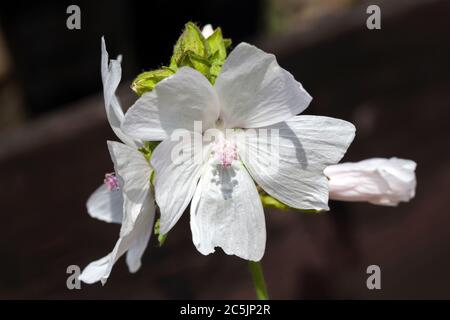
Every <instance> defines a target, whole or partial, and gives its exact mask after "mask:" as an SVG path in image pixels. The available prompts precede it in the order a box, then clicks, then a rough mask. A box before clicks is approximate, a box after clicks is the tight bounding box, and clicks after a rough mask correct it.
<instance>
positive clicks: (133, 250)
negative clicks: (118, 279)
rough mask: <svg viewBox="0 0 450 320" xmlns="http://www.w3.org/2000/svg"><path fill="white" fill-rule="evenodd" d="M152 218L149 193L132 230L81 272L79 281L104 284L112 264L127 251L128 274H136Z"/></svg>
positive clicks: (153, 211)
mask: <svg viewBox="0 0 450 320" xmlns="http://www.w3.org/2000/svg"><path fill="white" fill-rule="evenodd" d="M154 217H155V206H154V200H153V197H152V196H151V195H150V193H149V194H148V196H147V197H146V198H145V200H144V203H143V206H142V210H141V212H140V213H139V215H138V217H137V220H136V224H135V225H134V226H133V229H132V230H131V231H130V232H129V233H128V234H126V235H124V236H120V238H119V240H118V241H117V242H116V245H115V246H114V249H113V251H112V252H111V253H110V254H108V255H107V256H105V257H103V258H101V259H99V260H97V261H94V262H91V263H90V264H89V265H88V266H87V267H86V268H85V269H84V270H83V272H82V273H81V275H80V276H79V279H80V280H81V281H83V282H85V283H94V282H97V281H101V282H102V284H105V283H106V281H107V280H108V277H109V275H110V274H111V270H112V268H113V266H114V264H115V263H116V262H117V260H118V259H119V258H120V257H121V256H122V255H123V254H124V253H125V252H127V251H128V254H127V264H128V267H129V269H130V272H136V271H137V270H138V269H139V268H140V266H141V257H142V254H143V252H144V250H145V248H146V247H147V243H148V239H149V238H150V235H151V232H152V228H153V221H154Z"/></svg>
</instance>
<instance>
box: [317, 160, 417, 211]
mask: <svg viewBox="0 0 450 320" xmlns="http://www.w3.org/2000/svg"><path fill="white" fill-rule="evenodd" d="M415 169H416V163H415V162H414V161H412V160H406V159H398V158H391V159H382V158H373V159H367V160H364V161H360V162H356V163H352V162H348V163H342V164H337V165H333V166H330V167H327V168H326V169H325V171H324V173H325V174H326V175H327V176H328V178H329V179H330V180H329V186H330V199H335V200H343V201H368V202H370V203H373V204H378V205H387V206H396V205H398V204H399V202H401V201H404V202H407V201H409V200H411V199H412V198H413V197H414V195H415V190H416V175H415Z"/></svg>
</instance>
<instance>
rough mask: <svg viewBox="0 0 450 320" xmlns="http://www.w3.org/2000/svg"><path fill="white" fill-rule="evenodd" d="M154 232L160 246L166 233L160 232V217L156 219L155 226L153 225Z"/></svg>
mask: <svg viewBox="0 0 450 320" xmlns="http://www.w3.org/2000/svg"><path fill="white" fill-rule="evenodd" d="M154 233H155V235H157V236H158V242H159V246H160V247H162V246H163V244H164V242H166V239H167V233H166V234H160V219H158V220H156V223H155V227H154Z"/></svg>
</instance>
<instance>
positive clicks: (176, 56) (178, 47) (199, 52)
mask: <svg viewBox="0 0 450 320" xmlns="http://www.w3.org/2000/svg"><path fill="white" fill-rule="evenodd" d="M188 51H190V52H192V53H193V54H195V55H196V56H199V57H202V58H205V59H207V58H208V56H209V48H208V45H207V43H206V39H205V37H203V35H202V32H201V31H200V29H199V28H198V27H197V26H196V25H195V24H194V23H193V22H188V23H186V25H185V28H184V31H183V33H182V34H181V36H180V38H179V39H178V41H177V43H176V44H175V47H174V48H173V55H172V58H171V59H170V67H171V68H173V69H177V68H178V67H180V66H182V61H183V60H184V59H185V57H186V53H187V52H188Z"/></svg>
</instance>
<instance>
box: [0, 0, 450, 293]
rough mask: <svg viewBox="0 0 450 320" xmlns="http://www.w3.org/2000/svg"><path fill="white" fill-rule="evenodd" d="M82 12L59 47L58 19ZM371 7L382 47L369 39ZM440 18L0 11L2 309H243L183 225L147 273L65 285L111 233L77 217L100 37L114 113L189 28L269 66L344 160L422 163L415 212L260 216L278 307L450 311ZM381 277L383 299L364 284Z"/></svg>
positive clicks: (307, 10)
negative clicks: (230, 305) (341, 139)
mask: <svg viewBox="0 0 450 320" xmlns="http://www.w3.org/2000/svg"><path fill="white" fill-rule="evenodd" d="M71 4H77V5H78V6H79V7H80V8H81V29H80V30H68V29H67V28H66V19H67V18H68V17H69V14H67V13H66V9H67V7H68V6H69V5H71ZM370 4H377V5H378V6H379V7H380V8H381V27H382V29H381V30H368V29H367V27H366V19H367V18H368V16H369V15H368V14H367V13H366V9H367V6H368V5H370ZM449 15H450V2H449V1H447V0H397V1H389V0H386V1H381V0H380V1H376V0H373V1H360V0H266V1H257V0H247V1H226V0H218V1H206V0H204V1H180V2H176V3H174V2H168V1H163V0H152V1H130V0H117V1H106V0H101V1H95V2H93V1H70V2H69V1H58V2H56V1H54V2H47V1H38V2H37V1H36V2H25V1H20V0H16V1H13V2H3V3H2V4H1V5H0V213H1V220H2V221H1V226H2V228H1V229H2V231H1V232H0V257H1V258H0V274H1V275H2V276H1V277H0V298H2V299H12V298H26V299H29V298H38V299H47V298H62V299H86V298H87V299H94V298H114V299H115V298H121V299H122V298H124V299H130V298H144V299H147V298H149V299H184V298H186V299H206V298H208V299H241V298H242V299H253V298H254V296H255V295H254V292H253V287H252V283H251V281H250V275H249V273H248V270H247V265H246V262H245V261H243V260H240V259H238V258H236V257H229V256H226V255H225V254H224V253H223V252H222V251H221V250H218V251H217V252H216V254H213V255H210V256H207V257H205V256H202V255H201V254H199V253H198V252H197V251H196V249H195V247H194V245H193V244H192V241H191V235H190V228H189V220H188V215H186V214H185V215H184V217H183V218H182V220H181V221H180V223H178V224H177V226H176V227H175V228H174V229H173V230H172V231H171V232H170V234H169V237H168V239H167V242H166V244H165V245H164V247H163V248H162V249H161V248H158V247H157V243H156V241H155V240H154V239H152V240H151V243H150V244H149V247H148V249H147V252H146V254H145V257H144V259H143V267H142V268H141V270H140V271H139V272H138V273H136V274H133V275H132V274H129V273H128V271H127V268H126V265H125V261H124V259H121V260H120V261H119V262H118V263H117V264H116V265H115V267H114V269H113V272H112V275H111V277H110V279H109V281H108V283H107V284H106V285H105V286H104V287H102V286H101V285H100V284H94V285H85V284H82V289H81V290H68V289H67V287H66V278H67V276H68V274H66V268H67V267H68V266H69V265H73V264H75V265H79V266H81V267H82V268H83V267H84V266H86V265H87V264H88V263H89V262H91V261H93V260H96V259H98V258H100V257H102V256H104V255H106V254H107V253H109V252H110V251H111V249H112V248H113V246H114V244H115V241H116V240H117V237H118V232H119V226H117V225H109V224H106V223H103V222H100V221H96V220H93V219H91V218H90V217H89V216H88V214H87V213H86V208H85V202H86V199H87V198H88V196H89V195H90V194H91V192H92V191H94V190H95V188H96V187H97V186H98V185H99V184H100V183H102V180H103V175H104V173H105V172H111V171H112V164H111V161H110V159H109V155H108V152H107V148H106V140H107V139H112V140H114V139H115V137H114V134H113V132H112V131H111V129H110V128H109V125H108V122H107V120H106V116H105V112H104V106H103V98H102V95H101V79H100V37H101V36H102V35H105V37H106V41H107V47H108V50H109V52H110V55H111V56H112V57H115V56H116V55H118V54H123V63H122V68H123V76H122V79H123V80H122V86H121V88H120V90H119V96H120V98H121V101H122V104H123V105H124V106H130V105H131V104H132V103H133V101H134V100H135V99H136V96H135V95H134V93H133V92H132V91H131V89H129V84H130V81H131V80H132V79H133V77H134V76H136V75H137V74H138V73H139V72H141V71H144V70H149V69H155V68H157V67H159V66H161V65H163V64H166V63H167V62H168V59H169V58H170V55H171V51H172V48H173V44H174V43H175V41H176V39H177V38H178V36H179V35H180V33H181V30H182V28H183V25H184V23H186V22H187V21H194V22H197V23H198V24H199V25H203V24H206V23H211V24H213V25H214V26H221V27H222V30H223V32H224V35H225V36H226V37H229V38H232V39H233V42H234V44H237V43H239V42H241V41H247V42H251V43H254V44H256V45H257V46H259V47H260V48H262V49H264V50H265V51H268V52H272V53H274V54H276V55H277V58H278V61H279V63H280V65H281V66H283V67H284V68H285V69H287V70H289V71H290V72H291V73H293V74H294V76H295V77H296V79H298V80H299V81H301V82H302V84H303V85H304V87H305V88H306V89H307V90H308V91H309V92H310V93H311V95H312V96H313V97H314V100H313V102H312V103H311V105H310V107H309V108H308V110H307V113H309V114H317V115H327V116H333V117H338V118H342V119H345V120H349V121H351V122H353V123H354V124H355V125H356V127H357V137H356V139H355V141H354V143H353V144H352V146H351V148H350V149H349V151H348V153H347V154H346V156H345V158H344V159H343V161H359V160H363V159H366V158H370V157H392V156H397V157H403V158H407V159H413V160H415V161H416V162H417V163H418V168H417V178H418V186H417V195H416V198H415V199H414V200H412V201H411V202H410V203H407V204H401V205H400V206H399V207H396V208H390V207H379V206H373V205H370V204H365V203H343V202H332V203H331V204H330V207H331V211H330V212H329V213H325V214H301V213H297V212H279V211H276V210H272V211H271V210H267V211H266V219H267V227H268V241H267V249H266V254H265V258H264V260H263V264H264V268H265V272H266V281H267V285H268V288H269V292H270V295H271V297H272V298H275V299H308V298H325V299H334V298H337V299H343V298H350V299H380V298H384V299H400V298H401V299H417V298H424V299H429V298H441V299H445V298H447V299H448V298H450V272H448V270H449V269H450V232H449V226H450V210H449V203H448V195H449V190H450V149H449V139H450V125H449V120H450V117H449V116H450V90H449V89H450V78H449V73H450V43H449V41H448V39H449V35H450V20H449V19H448V17H449ZM372 264H376V265H379V266H380V267H381V272H382V276H381V284H382V289H381V290H368V289H367V287H366V279H367V277H368V275H367V274H366V268H367V266H369V265H372Z"/></svg>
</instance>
